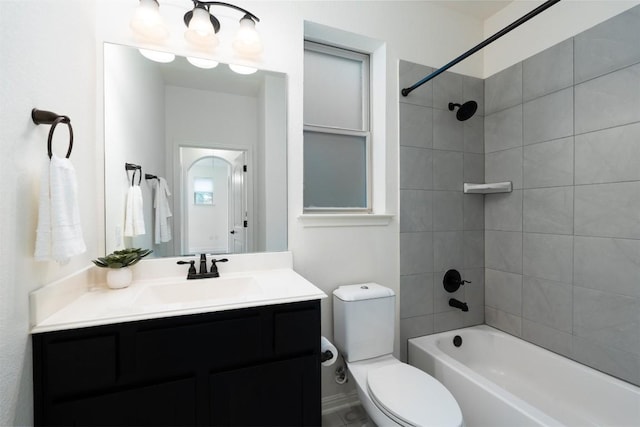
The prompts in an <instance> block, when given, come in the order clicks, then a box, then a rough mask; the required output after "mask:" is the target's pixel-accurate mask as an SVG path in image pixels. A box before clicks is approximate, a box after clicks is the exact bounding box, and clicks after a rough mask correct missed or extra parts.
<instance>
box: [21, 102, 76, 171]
mask: <svg viewBox="0 0 640 427" xmlns="http://www.w3.org/2000/svg"><path fill="white" fill-rule="evenodd" d="M31 119H32V120H33V122H34V123H35V124H37V125H41V124H47V125H51V129H49V138H48V139H47V153H48V154H49V159H51V157H53V151H52V150H51V143H52V141H53V131H54V130H55V128H56V126H58V124H59V123H64V124H66V125H67V126H68V127H69V148H68V149H67V156H66V158H67V159H68V158H69V156H71V150H73V128H72V127H71V119H70V118H69V117H68V116H61V115H59V114H56V113H52V112H51V111H45V110H38V109H37V108H34V109H32V110H31Z"/></svg>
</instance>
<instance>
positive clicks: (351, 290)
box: [333, 283, 396, 362]
mask: <svg viewBox="0 0 640 427" xmlns="http://www.w3.org/2000/svg"><path fill="white" fill-rule="evenodd" d="M395 299H396V297H395V294H394V292H393V291H392V290H391V289H389V288H386V287H384V286H381V285H378V284H377V283H363V284H359V285H346V286H340V287H339V288H338V289H336V290H335V291H333V339H334V342H335V344H336V346H337V347H338V350H340V351H341V352H342V354H343V355H344V357H345V359H346V360H347V361H348V362H356V361H358V360H364V359H370V358H372V357H378V356H383V355H385V354H391V353H393V335H394V330H395V328H394V325H395Z"/></svg>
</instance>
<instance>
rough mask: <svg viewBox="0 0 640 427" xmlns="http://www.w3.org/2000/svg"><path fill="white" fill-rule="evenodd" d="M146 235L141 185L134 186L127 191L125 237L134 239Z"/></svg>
mask: <svg viewBox="0 0 640 427" xmlns="http://www.w3.org/2000/svg"><path fill="white" fill-rule="evenodd" d="M145 233H146V230H145V227H144V210H143V207H142V191H141V190H140V186H139V185H132V186H131V187H129V190H128V191H127V204H126V206H125V213H124V235H125V236H130V237H133V236H140V235H142V234H145Z"/></svg>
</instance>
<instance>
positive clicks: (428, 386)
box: [333, 283, 463, 427]
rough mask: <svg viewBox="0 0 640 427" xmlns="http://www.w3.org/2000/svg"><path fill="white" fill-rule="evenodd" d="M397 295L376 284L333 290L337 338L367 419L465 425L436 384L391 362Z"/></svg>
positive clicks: (383, 425)
mask: <svg viewBox="0 0 640 427" xmlns="http://www.w3.org/2000/svg"><path fill="white" fill-rule="evenodd" d="M394 325H395V294H394V293H393V291H392V290H391V289H389V288H385V287H384V286H380V285H378V284H376V283H365V284H360V285H348V286H340V287H339V288H338V289H336V290H335V291H333V335H334V341H335V344H336V346H337V347H338V350H340V351H341V352H342V354H343V355H344V357H345V359H346V361H347V368H348V369H349V371H350V372H351V376H352V378H353V380H354V381H355V383H356V386H357V389H358V396H359V398H360V401H361V402H362V406H363V407H364V409H365V410H366V411H367V414H368V415H369V418H371V420H372V421H373V422H374V423H376V424H377V425H378V426H380V427H386V426H442V427H460V426H462V425H463V422H462V412H461V411H460V407H459V406H458V403H457V402H456V400H455V399H454V398H453V396H452V395H451V393H450V392H449V390H447V389H446V388H445V387H444V386H443V385H442V384H441V383H440V382H438V380H436V379H435V378H433V377H431V376H430V375H428V374H427V373H425V372H423V371H421V370H419V369H417V368H415V367H413V366H410V365H407V364H406V363H402V362H400V361H399V360H398V359H396V358H395V357H393V354H392V352H393V335H394Z"/></svg>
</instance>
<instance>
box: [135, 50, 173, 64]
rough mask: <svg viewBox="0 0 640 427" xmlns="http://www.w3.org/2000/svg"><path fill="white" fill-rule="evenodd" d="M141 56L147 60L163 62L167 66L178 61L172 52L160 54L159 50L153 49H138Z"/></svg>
mask: <svg viewBox="0 0 640 427" xmlns="http://www.w3.org/2000/svg"><path fill="white" fill-rule="evenodd" d="M138 51H139V52H140V54H141V55H142V56H144V57H145V58H147V59H150V60H152V61H155V62H161V63H163V64H166V63H167V62H171V61H173V60H174V59H176V56H175V55H174V54H173V53H171V52H160V51H158V50H151V49H138Z"/></svg>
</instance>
